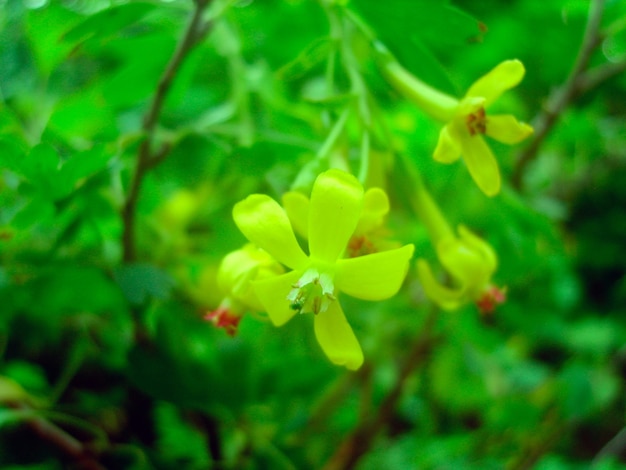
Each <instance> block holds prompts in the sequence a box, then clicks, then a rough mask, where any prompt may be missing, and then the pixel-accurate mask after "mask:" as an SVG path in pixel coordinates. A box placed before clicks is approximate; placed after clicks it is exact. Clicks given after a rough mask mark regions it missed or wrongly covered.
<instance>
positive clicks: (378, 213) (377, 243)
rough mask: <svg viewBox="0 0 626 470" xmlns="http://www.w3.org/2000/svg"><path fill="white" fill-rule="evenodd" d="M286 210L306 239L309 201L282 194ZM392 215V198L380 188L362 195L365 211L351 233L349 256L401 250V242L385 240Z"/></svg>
mask: <svg viewBox="0 0 626 470" xmlns="http://www.w3.org/2000/svg"><path fill="white" fill-rule="evenodd" d="M282 200H283V207H284V208H285V212H287V216H288V217H289V220H290V221H291V225H292V226H293V228H294V230H295V231H296V233H297V234H298V235H300V236H302V237H304V238H307V237H308V233H309V206H310V200H309V198H308V197H306V196H305V195H304V194H302V193H300V192H297V191H290V192H287V193H285V194H283V198H282ZM388 213H389V198H388V197H387V194H386V193H385V191H383V190H382V189H380V188H369V189H368V190H367V191H365V194H364V195H363V209H362V210H361V215H360V216H359V220H358V222H357V225H356V228H355V229H354V233H353V234H352V236H351V238H350V241H349V242H348V247H347V249H346V256H347V257H349V258H354V257H355V256H363V255H369V254H372V253H377V252H379V251H385V250H390V249H393V248H398V247H399V246H400V244H399V243H397V242H394V241H390V240H387V239H386V235H387V231H386V230H385V227H384V221H385V217H386V216H387V214H388Z"/></svg>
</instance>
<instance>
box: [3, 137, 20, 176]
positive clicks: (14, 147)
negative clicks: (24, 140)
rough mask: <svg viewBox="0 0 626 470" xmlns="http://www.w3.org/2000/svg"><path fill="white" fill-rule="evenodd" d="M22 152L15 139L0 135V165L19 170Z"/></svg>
mask: <svg viewBox="0 0 626 470" xmlns="http://www.w3.org/2000/svg"><path fill="white" fill-rule="evenodd" d="M23 154H24V152H23V150H22V149H21V147H20V145H18V143H17V142H16V140H15V139H12V138H9V137H0V166H4V167H6V168H9V169H10V170H13V171H18V172H19V169H20V166H21V160H22V155H23Z"/></svg>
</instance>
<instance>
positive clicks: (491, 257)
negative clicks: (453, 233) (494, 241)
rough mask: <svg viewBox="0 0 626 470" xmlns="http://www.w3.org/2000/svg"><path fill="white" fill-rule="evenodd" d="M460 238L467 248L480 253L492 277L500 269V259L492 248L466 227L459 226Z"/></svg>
mask: <svg viewBox="0 0 626 470" xmlns="http://www.w3.org/2000/svg"><path fill="white" fill-rule="evenodd" d="M459 236H460V238H461V240H463V242H465V244H466V245H467V246H469V247H470V248H472V249H473V250H475V251H476V252H477V253H480V256H481V257H482V258H483V259H484V261H485V266H486V267H487V269H488V270H489V271H490V273H489V275H491V274H492V273H493V272H494V271H495V270H496V268H497V267H498V257H497V255H496V252H495V250H494V249H493V248H492V246H491V245H490V244H489V243H487V242H486V241H485V240H483V239H482V238H480V237H479V236H477V235H476V234H475V233H474V232H472V231H470V230H469V229H468V228H467V227H465V226H464V225H460V226H459Z"/></svg>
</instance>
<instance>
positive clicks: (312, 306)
mask: <svg viewBox="0 0 626 470" xmlns="http://www.w3.org/2000/svg"><path fill="white" fill-rule="evenodd" d="M291 287H292V289H291V291H290V292H289V295H287V300H288V301H289V302H290V303H289V308H291V309H292V310H294V311H296V312H297V313H313V314H315V315H317V314H318V313H322V312H325V311H326V310H328V307H329V306H330V303H331V302H332V301H334V300H336V297H335V295H334V291H335V286H334V284H333V279H332V277H331V276H330V275H329V274H328V273H325V272H323V273H320V272H319V271H318V270H317V269H315V268H310V269H308V270H307V271H306V272H305V273H304V274H303V275H302V277H301V278H300V279H298V282H296V283H295V284H293V285H292V286H291Z"/></svg>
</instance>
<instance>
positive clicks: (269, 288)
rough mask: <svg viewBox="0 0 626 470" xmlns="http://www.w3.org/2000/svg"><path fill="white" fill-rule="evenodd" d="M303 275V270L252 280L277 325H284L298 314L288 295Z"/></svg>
mask: <svg viewBox="0 0 626 470" xmlns="http://www.w3.org/2000/svg"><path fill="white" fill-rule="evenodd" d="M301 275H302V272H301V271H291V272H288V273H287V274H282V275H280V276H276V277H270V278H269V279H264V280H261V281H254V282H252V288H253V289H254V292H255V293H256V295H257V297H258V299H259V301H260V302H261V304H262V305H263V308H264V309H265V311H266V312H267V314H268V315H269V317H270V320H272V323H273V324H274V325H275V326H282V325H284V324H285V323H287V322H288V321H289V320H291V317H293V316H294V315H295V314H296V310H294V309H292V308H291V307H290V303H289V301H288V300H287V296H288V295H289V292H290V291H291V289H292V288H293V285H294V284H295V283H296V282H298V279H299V278H300V276H301Z"/></svg>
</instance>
